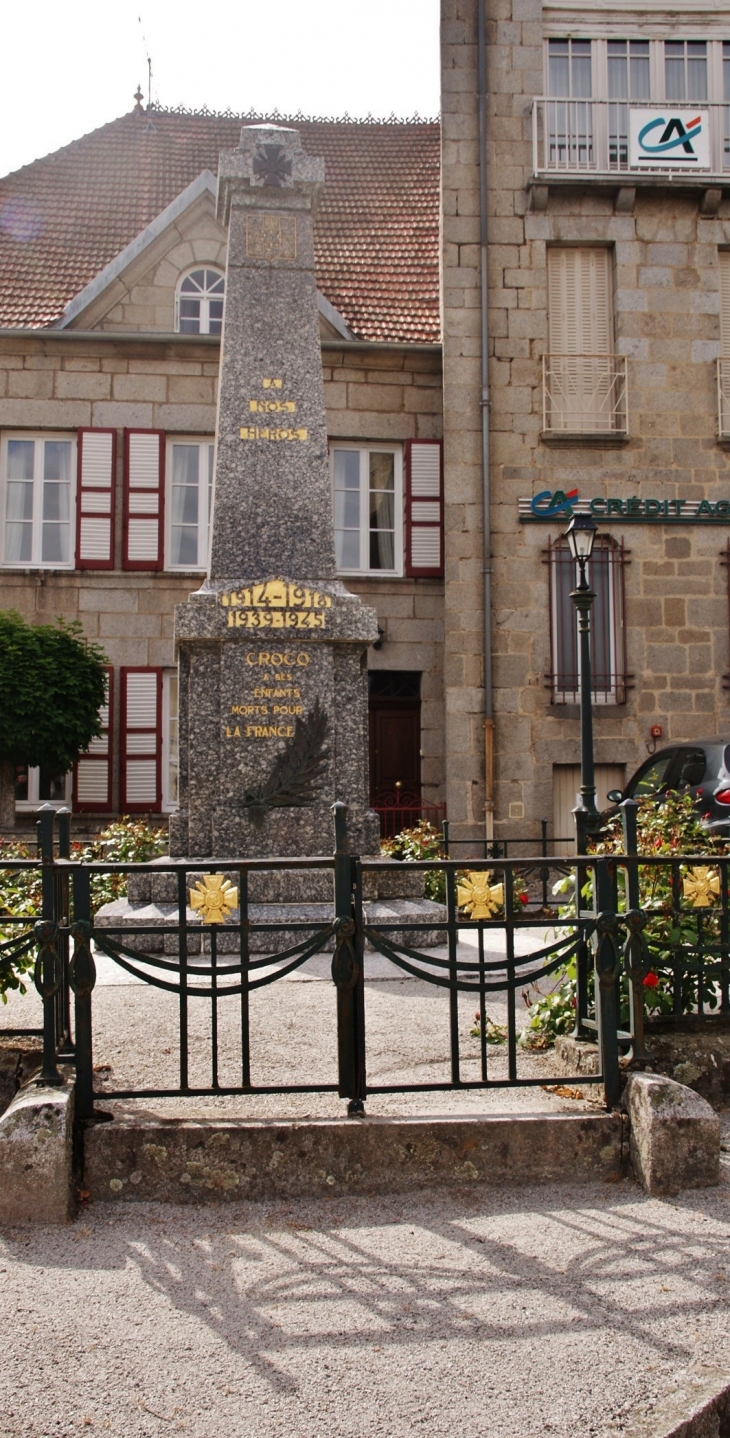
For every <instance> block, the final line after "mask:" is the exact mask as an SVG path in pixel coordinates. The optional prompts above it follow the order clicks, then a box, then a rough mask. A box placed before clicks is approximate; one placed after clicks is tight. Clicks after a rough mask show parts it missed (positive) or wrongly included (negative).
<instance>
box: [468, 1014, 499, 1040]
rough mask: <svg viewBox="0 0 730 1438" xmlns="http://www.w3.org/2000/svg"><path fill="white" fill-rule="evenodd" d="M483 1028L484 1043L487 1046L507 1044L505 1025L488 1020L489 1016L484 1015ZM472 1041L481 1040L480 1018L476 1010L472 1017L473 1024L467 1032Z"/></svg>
mask: <svg viewBox="0 0 730 1438" xmlns="http://www.w3.org/2000/svg"><path fill="white" fill-rule="evenodd" d="M484 1027H485V1029H486V1035H485V1042H486V1043H488V1044H505V1043H506V1042H507V1027H506V1025H505V1024H497V1023H495V1022H494V1019H490V1017H489V1014H486V1015H485V1023H484ZM469 1033H470V1034H471V1036H472V1038H473V1039H478V1038H481V1033H482V1016H481V1014H480V1012H479V1010H478V1009H477V1011H476V1013H475V1015H474V1023H473V1025H472V1027H471V1028H470V1030H469Z"/></svg>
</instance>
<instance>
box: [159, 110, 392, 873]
mask: <svg viewBox="0 0 730 1438" xmlns="http://www.w3.org/2000/svg"><path fill="white" fill-rule="evenodd" d="M323 180H324V164H323V161H322V160H320V159H314V158H312V157H311V156H309V155H307V154H305V152H304V150H303V149H302V144H301V139H300V136H299V133H298V131H296V130H291V129H282V128H280V127H278V126H271V125H266V126H263V125H252V126H249V127H246V128H245V129H244V130H243V131H242V134H241V143H240V145H239V147H238V149H237V150H234V151H232V152H229V153H226V154H223V155H222V156H221V161H220V171H219V178H218V213H219V217H220V218H221V219H222V220H223V222H224V223H226V224H227V225H228V265H227V272H226V302H225V319H224V328H223V342H222V363H221V379H220V395H219V402H218V425H217V457H216V473H215V487H214V494H213V515H212V538H211V552H210V564H209V571H208V577H207V580H206V582H205V584H204V585H203V588H202V589H201V590H199V591H198V592H197V593H196V594H193V595H191V596H190V599H189V600H188V602H187V603H185V604H181V605H178V607H177V609H176V614H175V635H176V642H177V651H178V658H179V667H180V810H179V812H178V813H177V814H176V815H174V816H173V817H172V819H171V821H170V848H171V853H172V854H173V855H176V856H189V857H194V856H198V857H201V858H202V857H209V856H213V857H218V856H220V857H224V856H228V857H234V856H240V857H244V858H245V857H253V856H264V855H312V854H322V853H329V852H331V849H332V815H331V805H332V803H333V802H334V800H336V799H340V800H344V801H345V803H346V804H347V805H348V809H349V820H348V822H349V830H350V842H351V847H352V849H353V850H354V851H355V852H357V851H359V852H361V853H373V852H375V851H376V850H377V844H378V819H377V816H376V815H375V814H373V813H372V811H371V810H370V809H369V808H368V803H367V692H366V662H365V655H366V650H367V646H368V644H370V643H372V642H373V641H374V640H375V639H377V633H378V630H377V620H376V615H375V612H374V611H373V610H371V609H368V608H366V607H365V606H364V605H363V604H362V603H361V601H360V600H359V599H358V598H357V597H356V596H354V595H351V594H348V593H347V591H346V590H345V588H344V586H343V585H342V584H341V583H340V582H339V581H338V580H337V579H336V577H335V555H334V529H333V516H332V498H331V487H330V476H329V465H328V459H327V429H326V420H325V408H324V390H323V384H322V360H321V351H320V339H319V316H318V309H317V291H316V284H315V274H314V238H313V227H312V213H313V208H314V205H315V203H316V197H317V192H318V190H319V188H320V186H321V185H322V183H323Z"/></svg>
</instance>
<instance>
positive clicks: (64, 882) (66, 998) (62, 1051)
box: [55, 809, 74, 1059]
mask: <svg viewBox="0 0 730 1438" xmlns="http://www.w3.org/2000/svg"><path fill="white" fill-rule="evenodd" d="M56 822H57V824H58V857H59V859H67V860H68V859H70V858H71V813H70V810H69V809H57V810H56ZM55 882H56V888H55V904H56V918H57V919H58V922H59V924H60V925H61V927H60V930H59V934H58V951H59V955H60V959H61V970H62V974H63V978H62V981H61V987H60V989H59V992H58V999H57V1005H58V1052H59V1057H60V1058H69V1059H73V1056H74V1041H73V1039H72V1037H71V990H70V988H69V982H68V964H69V932H68V923H69V914H70V907H69V898H70V893H69V889H70V885H69V872H68V869H65V868H58V869H56V881H55Z"/></svg>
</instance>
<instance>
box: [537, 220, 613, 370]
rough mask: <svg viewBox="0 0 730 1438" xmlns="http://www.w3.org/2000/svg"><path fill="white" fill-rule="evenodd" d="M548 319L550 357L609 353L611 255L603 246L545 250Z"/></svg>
mask: <svg viewBox="0 0 730 1438" xmlns="http://www.w3.org/2000/svg"><path fill="white" fill-rule="evenodd" d="M548 316H549V343H550V354H551V355H604V354H610V353H611V351H612V349H613V326H612V323H611V318H612V297H611V254H610V251H609V250H608V249H607V248H606V247H605V246H603V247H600V248H599V247H595V248H593V247H591V248H588V247H586V248H584V249H581V248H575V249H573V248H570V249H568V248H558V247H556V248H551V249H549V250H548Z"/></svg>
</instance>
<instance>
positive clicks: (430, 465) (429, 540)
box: [405, 439, 444, 579]
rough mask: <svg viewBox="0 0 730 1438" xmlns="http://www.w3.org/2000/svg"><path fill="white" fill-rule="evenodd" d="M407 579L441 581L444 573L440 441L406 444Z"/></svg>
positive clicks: (427, 440)
mask: <svg viewBox="0 0 730 1438" xmlns="http://www.w3.org/2000/svg"><path fill="white" fill-rule="evenodd" d="M405 571H406V575H407V577H408V578H409V579H440V578H441V576H442V575H443V572H444V476H443V454H442V446H441V440H440V439H410V440H408V443H407V444H406V563H405Z"/></svg>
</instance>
